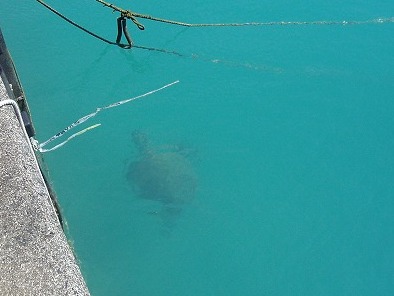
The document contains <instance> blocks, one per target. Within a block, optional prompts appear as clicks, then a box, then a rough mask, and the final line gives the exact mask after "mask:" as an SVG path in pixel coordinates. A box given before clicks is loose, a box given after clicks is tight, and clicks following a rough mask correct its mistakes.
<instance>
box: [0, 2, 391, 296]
mask: <svg viewBox="0 0 394 296" xmlns="http://www.w3.org/2000/svg"><path fill="white" fill-rule="evenodd" d="M48 3H49V4H51V5H53V6H54V7H55V8H56V9H58V10H59V11H61V12H62V13H64V14H65V15H67V16H68V17H70V18H72V19H73V20H74V21H76V22H78V23H80V24H82V25H84V26H86V27H87V28H89V29H91V30H93V31H94V32H96V33H99V34H101V35H103V36H105V37H106V38H110V39H111V40H113V39H115V34H116V26H115V20H116V16H117V15H116V14H112V13H111V10H109V9H106V8H103V7H101V5H99V4H97V3H96V2H95V1H93V0H90V1H87V0H84V1H78V4H76V3H74V2H73V3H71V2H69V1H63V2H61V3H60V1H48ZM116 4H117V5H118V6H121V7H124V8H128V9H132V10H134V11H137V12H141V13H147V14H151V15H154V16H159V17H164V18H168V19H176V20H181V21H186V22H195V23H200V22H250V21H282V20H283V21H315V20H339V21H341V20H368V19H376V18H380V17H392V16H394V4H393V2H392V1H379V3H378V4H377V3H376V1H362V2H361V3H360V2H357V3H355V2H353V1H348V2H345V3H344V2H343V1H342V2H339V1H334V2H332V1H331V2H330V4H327V3H325V2H324V1H313V2H312V3H310V2H306V1H298V2H294V1H283V0H282V1H276V2H275V3H272V2H268V1H255V0H253V1H246V2H245V1H240V0H233V1H230V2H229V1H226V2H223V1H213V2H212V1H211V2H206V1H197V0H194V1H192V2H190V1H189V2H185V1H177V0H176V1H175V0H174V1H170V3H168V1H167V2H166V3H165V4H164V3H161V4H158V3H150V2H141V3H133V4H132V5H133V6H130V5H131V4H130V2H129V1H120V0H119V1H117V2H116ZM141 22H142V23H143V24H144V25H145V27H146V29H145V31H138V30H137V29H136V28H135V27H133V25H132V24H131V23H129V24H128V26H129V31H130V32H131V33H132V36H133V38H134V40H135V43H136V44H138V45H143V46H149V47H155V48H160V49H167V50H169V51H176V52H178V53H181V54H182V55H183V57H181V56H177V55H174V54H166V53H160V52H155V51H147V50H142V49H133V50H123V49H120V48H118V47H115V46H111V45H107V44H104V43H102V42H100V41H98V40H96V39H94V38H92V37H90V36H88V35H86V34H85V33H83V32H81V31H79V30H77V29H76V28H74V27H72V26H70V25H69V24H67V23H66V22H64V21H63V20H61V19H59V18H58V17H56V16H55V15H54V14H52V13H50V12H48V11H47V10H46V9H44V8H43V7H42V6H41V5H39V3H38V2H36V1H29V2H28V3H26V2H25V1H23V2H22V1H12V2H11V1H7V2H6V3H3V4H2V8H1V11H0V25H1V28H2V31H3V34H4V35H5V38H6V41H7V45H8V47H9V50H10V51H11V53H12V56H13V58H14V61H15V64H16V66H17V70H18V74H19V75H20V78H21V80H22V83H23V86H24V89H25V92H26V94H27V96H28V101H29V105H30V108H31V111H32V115H33V118H34V123H35V127H36V129H37V138H38V139H39V141H40V142H42V141H44V140H46V139H48V138H49V137H51V136H52V135H54V134H55V133H57V132H59V131H61V130H62V129H63V128H65V127H66V126H68V125H69V124H70V123H72V122H74V121H75V120H77V119H78V118H80V117H82V116H84V115H86V114H88V113H91V112H94V111H95V110H96V108H97V107H101V106H106V105H108V104H110V103H113V102H116V101H120V100H123V99H127V98H131V97H134V96H137V95H140V94H143V93H146V92H148V91H150V90H152V89H155V88H158V87H160V86H162V85H164V84H166V83H170V82H172V81H175V80H178V79H179V80H180V83H178V84H177V85H174V86H172V87H170V88H167V89H165V90H163V91H161V92H158V93H156V94H153V95H151V96H147V97H144V98H141V99H139V100H136V101H134V102H130V103H128V104H125V105H122V106H119V107H117V108H113V109H108V110H106V111H103V112H100V114H98V115H97V116H96V117H94V118H93V119H91V120H90V121H89V122H88V123H85V124H84V125H81V129H82V128H86V127H88V126H89V125H91V124H95V123H101V126H100V127H98V128H96V129H94V130H92V131H89V132H87V133H85V134H83V135H82V136H80V137H77V138H75V139H73V140H72V141H70V142H69V143H68V144H67V145H65V146H64V147H62V148H60V149H58V150H56V151H53V152H51V153H47V154H45V160H46V162H47V164H48V166H49V169H50V175H51V179H52V181H53V183H54V187H55V189H56V191H57V194H58V198H59V200H60V204H61V207H62V209H63V213H64V216H65V218H66V220H67V222H68V227H69V234H68V235H69V237H70V238H71V239H72V240H73V242H74V247H75V250H76V253H77V255H78V259H79V260H80V262H81V268H82V271H83V274H84V276H85V278H86V280H87V283H88V286H89V288H90V290H91V292H92V295H393V293H394V288H393V285H392V282H393V266H394V255H393V252H392V249H393V248H394V236H393V232H394V221H393V219H394V218H393V215H392V213H393V210H394V202H393V198H392V197H393V194H394V186H393V184H394V183H393V177H394V158H393V151H394V137H393V134H394V119H393V118H394V116H393V114H394V101H393V91H394V86H393V81H394V59H393V54H392V53H393V52H394V35H393V34H392V32H393V28H394V24H393V23H383V24H364V25H353V26H350V25H349V26H343V25H308V26H297V25H295V26H268V27H231V28H181V27H177V26H171V25H166V24H162V23H155V22H151V21H147V20H141ZM136 129H137V130H142V131H145V132H147V134H148V135H149V137H150V139H151V140H152V141H153V142H154V145H155V146H161V145H184V146H185V147H191V148H193V149H194V150H195V151H196V153H195V154H196V155H194V156H193V159H192V163H193V166H194V169H195V172H196V174H197V175H198V188H197V192H196V197H195V199H194V200H193V202H192V203H190V204H188V205H185V206H184V208H183V209H182V213H181V214H180V215H179V217H177V218H176V223H174V224H175V225H171V227H170V228H168V227H167V226H166V225H164V224H163V221H162V219H160V217H159V216H158V215H155V214H152V213H155V212H156V211H158V210H160V204H158V203H156V202H155V201H149V200H143V199H139V198H137V196H136V195H135V193H134V192H133V190H132V188H131V187H132V186H130V184H128V182H127V178H126V174H127V167H128V164H129V163H130V161H132V160H133V159H135V156H136V147H134V145H133V143H132V140H131V133H132V131H133V130H136ZM76 130H78V129H76Z"/></svg>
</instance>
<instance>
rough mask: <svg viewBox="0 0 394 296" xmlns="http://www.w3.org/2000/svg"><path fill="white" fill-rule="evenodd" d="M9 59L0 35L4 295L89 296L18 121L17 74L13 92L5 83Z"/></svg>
mask: <svg viewBox="0 0 394 296" xmlns="http://www.w3.org/2000/svg"><path fill="white" fill-rule="evenodd" d="M6 54H7V55H8V52H6V47H5V43H4V40H3V39H2V35H1V32H0V72H1V79H0V295H89V291H88V288H87V286H86V284H85V281H84V279H83V277H82V274H81V271H80V269H79V267H78V264H77V261H76V259H75V257H74V254H73V252H72V249H71V248H70V246H69V244H68V241H67V238H66V236H65V235H64V232H63V229H62V227H61V224H60V222H59V217H58V215H57V212H56V209H55V206H54V204H53V200H52V199H51V197H50V194H49V191H48V188H47V186H46V184H45V182H44V179H43V176H42V174H41V171H40V168H39V165H38V162H37V159H36V156H35V153H34V151H33V149H32V146H31V143H30V140H29V136H28V134H27V132H26V129H25V125H26V120H25V123H24V122H23V120H22V116H21V115H20V110H19V108H20V104H26V103H23V102H19V101H18V100H21V98H22V99H23V91H22V90H21V87H20V84H19V85H15V79H16V82H18V80H17V76H16V73H14V74H15V77H14V78H12V77H11V80H13V83H14V84H12V83H11V86H10V83H9V81H8V79H7V76H8V75H7V74H9V71H13V69H11V70H10V69H8V70H7V72H8V73H7V72H6V71H5V70H4V69H5V68H6V66H4V61H6V62H7V63H9V62H11V63H12V61H10V58H8V57H7V56H6ZM9 65H10V64H8V66H9ZM11 74H12V73H11ZM18 91H19V92H20V94H21V96H18V97H16V96H15V92H18ZM16 101H18V103H16ZM27 125H29V124H27Z"/></svg>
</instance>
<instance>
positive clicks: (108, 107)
mask: <svg viewBox="0 0 394 296" xmlns="http://www.w3.org/2000/svg"><path fill="white" fill-rule="evenodd" d="M178 82H179V80H176V81H174V82H171V83H168V84H166V85H164V86H162V87H160V88H157V89H154V90H151V91H149V92H147V93H144V94H142V95H139V96H136V97H133V98H130V99H126V100H122V101H119V102H116V103H112V104H109V105H107V106H104V107H98V108H96V111H94V112H92V113H90V114H87V115H85V116H83V117H81V118H80V119H78V120H76V121H74V122H73V123H72V124H70V125H69V126H67V127H66V128H65V129H63V130H62V131H60V132H58V133H57V134H56V135H54V136H52V137H50V138H49V139H48V140H46V141H44V142H42V143H41V144H38V145H37V146H38V150H39V151H40V152H48V151H52V150H55V149H57V148H59V147H61V146H63V145H64V144H66V143H67V142H68V141H69V140H71V139H72V138H74V137H76V136H79V135H81V134H83V133H85V132H87V131H88V130H91V129H93V128H96V127H98V126H100V124H95V125H93V126H90V127H88V128H85V129H84V130H82V131H79V132H77V133H75V134H73V135H71V136H70V137H69V138H68V139H67V140H65V141H64V142H62V143H60V144H58V145H56V146H55V147H53V148H51V149H44V147H45V146H46V145H48V144H49V143H51V142H52V141H54V140H56V139H58V138H60V137H61V136H63V135H64V134H65V133H67V132H68V131H69V130H71V129H73V128H75V127H77V126H78V125H80V124H82V123H84V122H85V121H87V120H89V119H90V118H92V117H94V116H96V115H97V114H98V113H99V112H100V111H103V110H106V109H110V108H114V107H118V106H120V105H123V104H126V103H128V102H131V101H134V100H137V99H139V98H143V97H146V96H148V95H151V94H154V93H155V92H158V91H161V90H163V89H165V88H167V87H170V86H172V85H174V84H176V83H178Z"/></svg>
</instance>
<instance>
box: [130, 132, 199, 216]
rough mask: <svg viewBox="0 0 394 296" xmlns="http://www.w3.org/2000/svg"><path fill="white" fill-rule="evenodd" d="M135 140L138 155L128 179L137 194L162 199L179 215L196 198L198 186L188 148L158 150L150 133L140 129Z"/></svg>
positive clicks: (164, 205)
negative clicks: (184, 205)
mask: <svg viewBox="0 0 394 296" xmlns="http://www.w3.org/2000/svg"><path fill="white" fill-rule="evenodd" d="M132 140H133V143H134V145H135V147H136V149H137V152H138V157H137V158H136V159H135V160H133V161H131V162H130V164H129V166H128V170H127V180H128V181H129V182H130V184H131V185H132V187H133V189H134V191H135V193H136V195H137V196H138V197H140V198H143V199H148V200H154V201H159V202H160V203H161V204H162V205H163V207H164V209H165V214H166V215H167V214H171V215H172V214H175V213H176V214H178V213H179V212H180V211H181V207H182V205H183V204H186V203H190V202H191V201H192V200H193V198H194V195H195V191H196V186H197V176H196V173H195V172H194V169H193V166H192V164H191V162H190V160H189V158H188V153H187V152H188V151H187V150H186V149H181V148H179V147H176V146H171V147H170V146H167V147H165V148H163V147H161V148H157V149H154V148H153V147H152V146H151V144H150V142H149V140H148V138H147V135H146V134H144V133H142V132H140V131H138V130H137V131H134V132H133V133H132ZM162 213H163V212H162V211H161V214H162Z"/></svg>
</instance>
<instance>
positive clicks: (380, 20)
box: [96, 0, 394, 30]
mask: <svg viewBox="0 0 394 296" xmlns="http://www.w3.org/2000/svg"><path fill="white" fill-rule="evenodd" d="M96 1H97V2H99V3H101V4H103V5H104V6H106V7H109V8H112V9H113V10H114V11H118V12H120V13H121V14H122V15H123V16H124V17H126V18H129V19H131V20H132V21H133V22H134V23H135V24H136V25H137V27H138V28H139V29H141V30H143V29H144V26H143V25H142V24H140V23H139V22H138V21H137V20H136V18H143V19H148V20H151V21H157V22H162V23H167V24H172V25H178V26H184V27H242V26H288V25H361V24H382V23H394V17H391V18H377V19H371V20H365V21H287V22H286V21H279V22H246V23H200V24H192V23H185V22H179V21H174V20H167V19H163V18H158V17H153V16H151V15H147V14H141V13H136V12H132V11H131V10H126V9H123V8H120V7H117V6H115V5H113V4H111V3H108V2H106V1H103V0H96Z"/></svg>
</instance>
